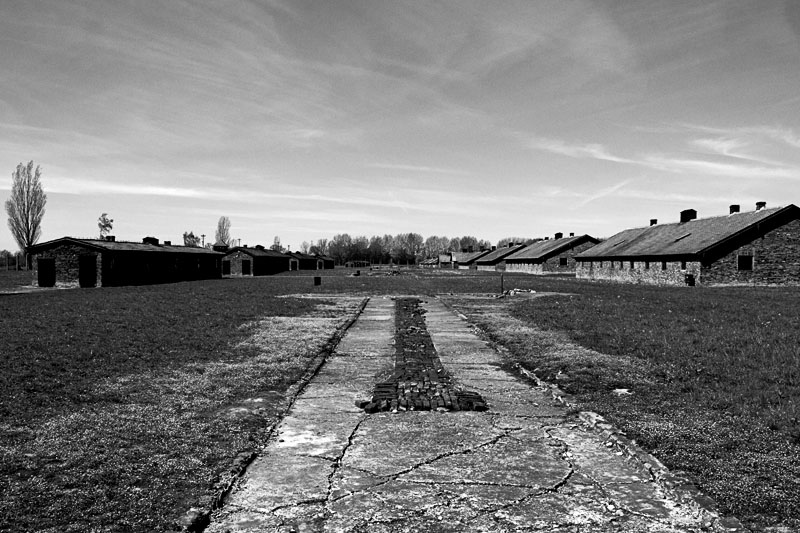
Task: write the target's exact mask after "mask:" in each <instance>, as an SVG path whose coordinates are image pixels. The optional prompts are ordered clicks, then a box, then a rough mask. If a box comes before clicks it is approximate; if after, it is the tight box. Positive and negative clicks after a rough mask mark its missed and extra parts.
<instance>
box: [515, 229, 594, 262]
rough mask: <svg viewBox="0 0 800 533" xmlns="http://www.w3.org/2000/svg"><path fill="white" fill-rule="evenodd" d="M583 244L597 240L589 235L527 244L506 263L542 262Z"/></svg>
mask: <svg viewBox="0 0 800 533" xmlns="http://www.w3.org/2000/svg"><path fill="white" fill-rule="evenodd" d="M585 242H593V243H598V242H600V241H598V240H597V239H595V238H594V237H590V236H589V235H578V236H577V237H566V238H561V239H550V240H546V241H538V242H534V243H532V244H529V245H528V246H526V247H525V248H523V249H522V250H520V251H518V252H515V253H513V254H511V255H509V256H508V257H506V261H512V262H513V261H533V262H539V261H544V260H546V259H548V258H550V257H552V256H554V255H558V254H560V253H561V252H564V251H566V250H569V249H570V248H574V247H575V246H580V245H581V244H583V243H585Z"/></svg>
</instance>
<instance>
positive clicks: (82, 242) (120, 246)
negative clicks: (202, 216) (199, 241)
mask: <svg viewBox="0 0 800 533" xmlns="http://www.w3.org/2000/svg"><path fill="white" fill-rule="evenodd" d="M62 244H75V245H78V246H85V247H87V248H92V249H95V250H98V251H102V250H109V251H113V252H173V253H192V254H216V255H221V254H220V252H215V251H213V250H209V249H208V248H198V247H193V246H173V245H169V246H166V245H163V244H144V243H141V242H125V241H106V240H101V239H76V238H74V237H61V238H60V239H54V240H52V241H47V242H43V243H40V244H37V245H34V246H32V247H31V248H30V249H29V251H30V252H31V253H37V252H39V251H41V250H45V249H48V248H52V247H54V246H59V245H62Z"/></svg>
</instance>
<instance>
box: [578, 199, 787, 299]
mask: <svg viewBox="0 0 800 533" xmlns="http://www.w3.org/2000/svg"><path fill="white" fill-rule="evenodd" d="M575 259H576V261H577V266H576V271H575V273H576V277H577V278H579V279H590V280H612V281H620V282H628V283H651V284H658V285H684V284H685V285H696V284H701V283H702V284H703V285H787V284H792V285H797V284H800V208H798V207H797V206H795V205H789V206H787V207H780V208H773V209H767V208H766V205H765V204H764V203H763V202H759V203H758V204H756V210H755V211H750V212H745V213H743V212H740V209H739V206H738V205H732V206H731V207H730V214H728V215H726V216H718V217H712V218H704V219H697V213H696V212H695V211H694V210H692V209H689V210H686V211H683V212H682V213H681V219H680V222H678V223H674V224H658V223H657V221H656V220H651V221H650V226H649V227H645V228H634V229H628V230H625V231H621V232H620V233H617V234H616V235H614V236H613V237H611V238H609V239H607V240H605V241H603V242H602V243H600V244H598V245H597V246H594V247H592V248H590V249H588V250H586V251H585V252H582V253H580V254H578V255H577V256H576V257H575Z"/></svg>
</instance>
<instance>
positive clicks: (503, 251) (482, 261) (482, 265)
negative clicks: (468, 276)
mask: <svg viewBox="0 0 800 533" xmlns="http://www.w3.org/2000/svg"><path fill="white" fill-rule="evenodd" d="M524 247H525V245H524V244H522V243H519V244H515V243H508V245H507V246H503V247H502V248H497V247H494V246H492V250H490V251H489V253H487V254H485V255H483V256H481V257H479V258H477V259H476V260H475V263H474V264H475V268H476V269H477V270H487V271H494V270H499V271H504V270H505V269H506V263H505V259H506V257H508V256H509V255H511V254H513V253H514V252H518V251H519V250H521V249H522V248H524Z"/></svg>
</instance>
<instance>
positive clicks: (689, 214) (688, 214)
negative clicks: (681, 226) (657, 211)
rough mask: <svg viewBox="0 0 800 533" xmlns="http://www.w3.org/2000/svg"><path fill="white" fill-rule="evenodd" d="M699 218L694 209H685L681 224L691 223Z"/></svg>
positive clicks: (682, 213) (682, 212)
mask: <svg viewBox="0 0 800 533" xmlns="http://www.w3.org/2000/svg"><path fill="white" fill-rule="evenodd" d="M696 218H697V211H695V210H694V209H685V210H683V211H681V223H684V222H689V221H690V220H694V219H696Z"/></svg>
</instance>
